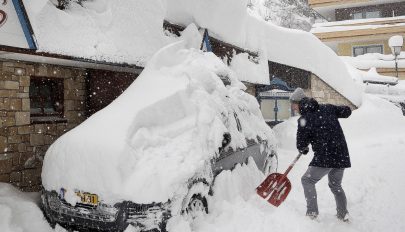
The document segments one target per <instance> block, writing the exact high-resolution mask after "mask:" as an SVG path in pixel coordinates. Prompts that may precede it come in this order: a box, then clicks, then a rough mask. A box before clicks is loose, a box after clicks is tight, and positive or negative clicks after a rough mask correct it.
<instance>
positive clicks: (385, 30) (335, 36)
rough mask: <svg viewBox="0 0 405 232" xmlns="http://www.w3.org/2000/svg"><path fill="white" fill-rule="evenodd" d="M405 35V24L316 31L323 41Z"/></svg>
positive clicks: (316, 34)
mask: <svg viewBox="0 0 405 232" xmlns="http://www.w3.org/2000/svg"><path fill="white" fill-rule="evenodd" d="M398 34H400V35H405V25H403V26H390V27H380V28H367V29H358V30H346V31H332V32H319V33H314V35H315V36H316V37H318V38H319V39H320V40H322V41H323V42H342V41H347V40H364V39H366V40H369V39H377V38H378V37H384V38H386V37H388V36H392V35H398Z"/></svg>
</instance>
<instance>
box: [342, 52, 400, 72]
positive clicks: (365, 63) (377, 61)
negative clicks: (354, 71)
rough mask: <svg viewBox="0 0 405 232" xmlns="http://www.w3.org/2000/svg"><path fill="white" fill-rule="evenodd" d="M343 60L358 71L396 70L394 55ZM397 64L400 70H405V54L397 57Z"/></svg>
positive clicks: (368, 55)
mask: <svg viewBox="0 0 405 232" xmlns="http://www.w3.org/2000/svg"><path fill="white" fill-rule="evenodd" d="M341 59H343V60H344V61H345V62H347V63H349V64H351V65H352V66H353V67H355V68H358V69H370V68H373V67H375V68H395V57H394V56H393V55H392V54H389V55H384V54H380V53H367V54H364V55H360V56H356V57H351V56H341ZM397 63H398V68H405V52H401V54H400V55H399V56H398V57H397Z"/></svg>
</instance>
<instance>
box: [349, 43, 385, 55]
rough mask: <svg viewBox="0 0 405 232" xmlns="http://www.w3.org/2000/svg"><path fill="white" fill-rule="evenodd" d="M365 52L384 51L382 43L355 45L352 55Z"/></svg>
mask: <svg viewBox="0 0 405 232" xmlns="http://www.w3.org/2000/svg"><path fill="white" fill-rule="evenodd" d="M366 53H381V54H383V53H384V49H383V45H369V46H355V47H353V56H359V55H364V54H366Z"/></svg>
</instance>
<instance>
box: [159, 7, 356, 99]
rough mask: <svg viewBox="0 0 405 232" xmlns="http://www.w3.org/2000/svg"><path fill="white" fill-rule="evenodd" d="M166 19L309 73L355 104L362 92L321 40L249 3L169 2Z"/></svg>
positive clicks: (343, 65) (342, 64) (341, 63)
mask: <svg viewBox="0 0 405 232" xmlns="http://www.w3.org/2000/svg"><path fill="white" fill-rule="evenodd" d="M167 2H168V4H167V14H166V19H167V20H169V21H170V22H173V23H177V24H181V25H188V24H190V23H195V24H196V25H199V26H200V27H202V28H208V29H209V32H210V34H211V35H212V36H214V37H216V38H218V39H221V40H223V41H226V42H228V43H231V44H234V45H236V46H239V47H243V48H247V49H249V50H252V51H258V52H259V53H260V54H261V55H262V57H267V59H268V60H271V61H274V62H278V63H281V64H286V65H290V66H293V67H297V68H301V69H304V70H307V71H310V72H312V73H314V74H316V75H317V76H319V77H320V78H321V79H322V80H324V81H325V82H326V83H328V84H329V85H330V86H332V87H333V88H335V89H336V90H337V91H338V92H340V93H341V94H342V95H343V96H345V97H346V98H348V99H349V100H350V101H351V102H353V103H354V104H355V105H358V106H359V105H361V100H362V97H361V91H359V90H358V88H357V86H356V84H354V82H353V80H352V78H351V76H350V74H349V72H348V71H347V69H346V66H345V64H344V63H343V62H342V61H341V60H340V59H339V57H338V56H337V55H336V54H335V53H334V52H333V51H332V50H331V49H330V48H329V47H327V46H326V45H324V44H323V43H322V42H321V41H320V40H319V39H318V38H316V37H315V36H314V35H312V34H311V33H308V32H304V31H299V30H291V29H286V28H281V27H278V26H275V25H273V24H270V23H268V22H265V21H264V20H263V19H262V18H261V17H260V18H259V17H258V16H255V15H251V14H250V13H248V11H247V10H246V4H247V1H246V0H237V1H235V0H211V1H200V0H167Z"/></svg>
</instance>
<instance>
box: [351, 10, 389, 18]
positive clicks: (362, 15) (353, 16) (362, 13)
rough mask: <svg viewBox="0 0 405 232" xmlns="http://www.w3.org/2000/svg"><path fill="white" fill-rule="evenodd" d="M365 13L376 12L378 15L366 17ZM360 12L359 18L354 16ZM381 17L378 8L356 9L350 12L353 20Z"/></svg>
mask: <svg viewBox="0 0 405 232" xmlns="http://www.w3.org/2000/svg"><path fill="white" fill-rule="evenodd" d="M367 13H378V15H379V16H378V17H371V18H367ZM359 14H361V18H355V15H359ZM381 17H382V11H381V10H379V9H376V10H362V11H356V12H353V13H351V18H352V19H353V20H359V19H375V18H381Z"/></svg>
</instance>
